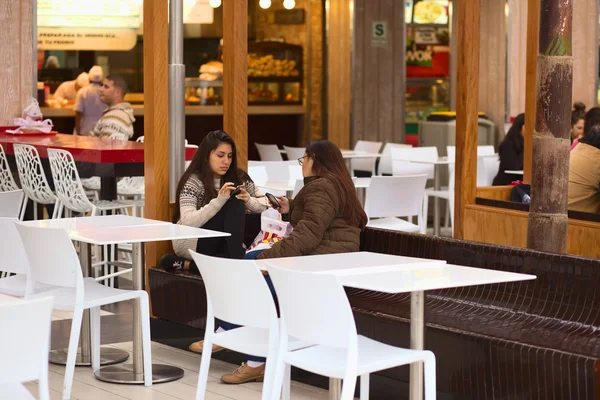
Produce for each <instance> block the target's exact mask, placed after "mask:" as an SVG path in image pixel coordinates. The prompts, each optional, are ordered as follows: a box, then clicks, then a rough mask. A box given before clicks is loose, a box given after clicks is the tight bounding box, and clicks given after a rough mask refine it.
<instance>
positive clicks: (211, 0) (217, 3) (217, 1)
mask: <svg viewBox="0 0 600 400" xmlns="http://www.w3.org/2000/svg"><path fill="white" fill-rule="evenodd" d="M208 4H209V5H210V6H211V7H212V8H219V7H221V0H208Z"/></svg>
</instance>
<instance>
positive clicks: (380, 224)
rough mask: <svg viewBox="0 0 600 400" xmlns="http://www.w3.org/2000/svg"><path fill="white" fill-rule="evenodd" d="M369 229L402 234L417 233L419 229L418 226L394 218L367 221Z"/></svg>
mask: <svg viewBox="0 0 600 400" xmlns="http://www.w3.org/2000/svg"><path fill="white" fill-rule="evenodd" d="M367 226H368V227H369V228H378V229H387V230H391V231H402V232H419V231H420V228H419V226H418V225H415V224H412V223H410V222H408V221H405V220H403V219H400V218H396V217H388V218H378V219H372V220H369V223H368V224H367Z"/></svg>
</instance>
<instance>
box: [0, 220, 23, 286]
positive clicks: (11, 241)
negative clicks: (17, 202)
mask: <svg viewBox="0 0 600 400" xmlns="http://www.w3.org/2000/svg"><path fill="white" fill-rule="evenodd" d="M15 221H18V220H17V219H16V218H0V271H3V272H11V273H13V274H23V275H24V274H27V273H28V272H29V261H28V260H27V254H25V248H24V247H23V242H22V241H21V236H19V232H18V231H17V227H16V225H15Z"/></svg>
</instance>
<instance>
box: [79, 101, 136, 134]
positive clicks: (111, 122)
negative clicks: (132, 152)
mask: <svg viewBox="0 0 600 400" xmlns="http://www.w3.org/2000/svg"><path fill="white" fill-rule="evenodd" d="M134 122H135V118H134V117H133V108H131V104H129V103H119V104H116V105H114V106H112V107H109V108H107V109H106V110H104V113H102V117H101V118H100V120H99V121H98V123H96V126H95V127H94V130H93V131H92V132H90V135H91V136H96V137H107V138H113V139H122V140H128V139H131V137H132V136H133V123H134Z"/></svg>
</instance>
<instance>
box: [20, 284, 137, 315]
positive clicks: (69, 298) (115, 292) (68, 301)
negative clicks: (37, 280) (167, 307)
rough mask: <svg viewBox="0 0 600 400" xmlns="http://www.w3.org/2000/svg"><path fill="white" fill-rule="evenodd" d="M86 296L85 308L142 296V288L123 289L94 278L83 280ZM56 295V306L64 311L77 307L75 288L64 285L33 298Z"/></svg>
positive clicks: (37, 294) (35, 295) (84, 300)
mask: <svg viewBox="0 0 600 400" xmlns="http://www.w3.org/2000/svg"><path fill="white" fill-rule="evenodd" d="M83 288H84V298H83V308H84V309H87V308H93V307H99V306H103V305H106V304H113V303H118V302H121V301H126V300H131V299H135V298H139V297H140V292H143V291H142V290H122V289H115V288H111V287H108V286H104V285H101V284H99V283H98V282H96V280H95V279H94V278H85V279H84V280H83ZM144 293H145V292H144ZM46 296H52V297H54V308H55V309H58V310H63V311H72V310H73V309H74V308H75V303H74V301H73V300H74V299H75V288H68V287H62V288H59V289H53V290H47V291H45V292H42V293H36V294H34V295H32V296H30V297H31V298H36V297H46Z"/></svg>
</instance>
